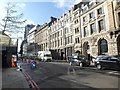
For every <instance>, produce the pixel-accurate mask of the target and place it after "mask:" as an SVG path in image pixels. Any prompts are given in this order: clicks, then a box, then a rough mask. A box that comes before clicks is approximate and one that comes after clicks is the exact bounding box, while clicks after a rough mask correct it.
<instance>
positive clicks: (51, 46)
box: [35, 0, 120, 59]
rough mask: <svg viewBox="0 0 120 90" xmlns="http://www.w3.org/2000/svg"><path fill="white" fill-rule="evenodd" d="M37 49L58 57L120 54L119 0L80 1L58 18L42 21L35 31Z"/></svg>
mask: <svg viewBox="0 0 120 90" xmlns="http://www.w3.org/2000/svg"><path fill="white" fill-rule="evenodd" d="M35 42H36V43H37V44H38V45H40V50H51V51H52V52H55V53H54V55H55V54H56V55H57V56H56V55H55V56H56V57H57V58H55V57H54V59H66V57H67V56H70V55H72V54H74V53H75V52H76V53H80V54H83V55H85V56H86V57H87V58H88V59H90V57H91V56H93V57H96V56H97V55H100V54H109V55H117V54H120V0H101V1H98V0H90V1H86V2H85V1H83V2H80V3H78V4H76V5H74V7H72V8H71V10H69V11H68V12H67V13H65V14H64V15H63V16H61V17H60V18H59V19H57V20H54V21H52V22H51V23H48V24H44V25H42V26H40V27H39V29H37V32H36V33H35Z"/></svg>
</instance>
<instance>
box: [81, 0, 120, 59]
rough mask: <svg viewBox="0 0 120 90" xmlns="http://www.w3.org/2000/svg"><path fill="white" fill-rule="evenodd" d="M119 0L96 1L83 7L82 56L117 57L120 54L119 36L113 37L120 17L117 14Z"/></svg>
mask: <svg viewBox="0 0 120 90" xmlns="http://www.w3.org/2000/svg"><path fill="white" fill-rule="evenodd" d="M117 3H118V1H117V0H111V1H109V0H103V1H101V2H96V0H94V1H91V2H89V4H86V5H83V6H82V7H81V8H82V9H81V10H80V23H81V26H80V28H81V34H82V37H81V44H82V54H84V55H85V56H86V57H88V58H90V56H97V55H100V54H109V55H116V54H118V53H119V51H118V50H119V45H120V44H119V43H118V41H119V40H120V38H119V36H118V35H117V36H115V37H111V35H110V32H111V31H116V29H117V28H118V27H119V26H118V23H119V22H118V21H117V20H115V18H117V17H118V16H116V15H119V13H118V14H115V13H116V11H115V7H116V4H117Z"/></svg>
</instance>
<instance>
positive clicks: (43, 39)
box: [35, 23, 49, 51]
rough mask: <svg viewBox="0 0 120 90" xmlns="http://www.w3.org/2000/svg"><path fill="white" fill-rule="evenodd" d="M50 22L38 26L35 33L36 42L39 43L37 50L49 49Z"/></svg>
mask: <svg viewBox="0 0 120 90" xmlns="http://www.w3.org/2000/svg"><path fill="white" fill-rule="evenodd" d="M48 36H49V35H48V23H45V24H43V25H41V26H39V27H38V28H37V31H36V33H35V43H37V44H38V45H39V47H38V49H37V50H40V51H47V50H49V49H48Z"/></svg>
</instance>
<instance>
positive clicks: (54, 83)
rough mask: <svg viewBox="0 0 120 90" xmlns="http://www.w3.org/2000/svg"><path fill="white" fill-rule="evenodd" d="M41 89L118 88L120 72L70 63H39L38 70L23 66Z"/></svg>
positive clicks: (28, 65)
mask: <svg viewBox="0 0 120 90" xmlns="http://www.w3.org/2000/svg"><path fill="white" fill-rule="evenodd" d="M22 68H23V71H24V72H26V73H28V74H29V75H30V76H31V78H32V79H33V80H34V81H35V82H36V83H37V85H38V86H39V88H91V90H92V89H93V88H118V87H119V86H120V85H119V84H120V83H119V81H120V78H119V76H120V72H119V71H113V70H97V69H96V68H95V67H83V68H80V67H79V66H70V65H69V64H68V63H60V62H39V64H38V65H37V68H36V69H31V68H30V64H27V63H24V64H23V65H22Z"/></svg>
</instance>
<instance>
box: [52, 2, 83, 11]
mask: <svg viewBox="0 0 120 90" xmlns="http://www.w3.org/2000/svg"><path fill="white" fill-rule="evenodd" d="M80 1H81V0H53V1H52V2H53V3H54V4H55V6H56V7H57V8H63V9H64V8H65V9H70V8H71V7H73V6H74V5H75V4H78V3H79V2H80Z"/></svg>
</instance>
